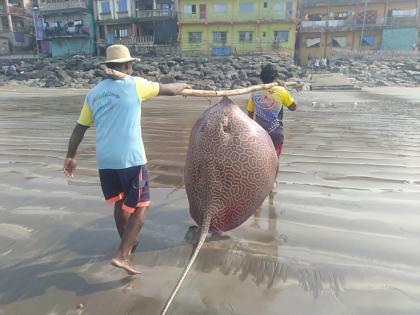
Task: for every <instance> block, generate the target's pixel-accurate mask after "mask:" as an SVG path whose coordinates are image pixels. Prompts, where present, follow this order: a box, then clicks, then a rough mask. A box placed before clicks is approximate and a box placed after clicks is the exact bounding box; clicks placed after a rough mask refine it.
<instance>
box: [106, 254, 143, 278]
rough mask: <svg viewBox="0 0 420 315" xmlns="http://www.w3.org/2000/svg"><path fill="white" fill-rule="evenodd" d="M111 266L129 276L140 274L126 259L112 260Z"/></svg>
mask: <svg viewBox="0 0 420 315" xmlns="http://www.w3.org/2000/svg"><path fill="white" fill-rule="evenodd" d="M111 265H113V266H115V267H117V268H121V269H124V270H125V271H127V273H128V274H130V275H138V274H141V273H142V272H141V271H139V270H137V269H136V268H134V267H133V266H132V265H131V263H130V262H129V261H128V260H127V259H117V258H112V260H111Z"/></svg>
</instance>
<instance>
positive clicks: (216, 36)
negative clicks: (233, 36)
mask: <svg viewBox="0 0 420 315" xmlns="http://www.w3.org/2000/svg"><path fill="white" fill-rule="evenodd" d="M226 38H227V32H213V41H214V42H223V43H226Z"/></svg>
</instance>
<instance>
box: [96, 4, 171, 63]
mask: <svg viewBox="0 0 420 315" xmlns="http://www.w3.org/2000/svg"><path fill="white" fill-rule="evenodd" d="M176 9H177V7H176V2H175V1H174V0H95V4H94V10H95V20H96V31H97V48H98V54H101V55H102V54H104V52H105V48H106V46H108V45H112V44H117V43H121V44H124V45H127V46H128V47H129V48H130V50H131V51H132V52H133V53H140V52H143V51H144V50H151V49H156V48H157V47H160V48H162V46H169V47H176V46H177V41H178V27H177V10H176Z"/></svg>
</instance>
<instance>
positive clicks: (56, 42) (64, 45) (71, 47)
mask: <svg viewBox="0 0 420 315" xmlns="http://www.w3.org/2000/svg"><path fill="white" fill-rule="evenodd" d="M51 52H52V56H53V57H62V56H65V55H74V54H90V53H92V41H91V40H90V39H89V38H54V39H52V40H51Z"/></svg>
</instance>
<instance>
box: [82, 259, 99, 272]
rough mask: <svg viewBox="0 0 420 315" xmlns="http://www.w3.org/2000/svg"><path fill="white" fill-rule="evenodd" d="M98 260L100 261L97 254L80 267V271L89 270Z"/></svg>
mask: <svg viewBox="0 0 420 315" xmlns="http://www.w3.org/2000/svg"><path fill="white" fill-rule="evenodd" d="M97 261H98V257H97V256H95V257H92V258H90V259H89V261H88V262H87V263H86V264H85V265H83V266H82V267H81V268H80V271H81V272H86V271H88V270H89V269H90V268H91V267H92V266H93V265H94V264H96V262H97Z"/></svg>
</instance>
